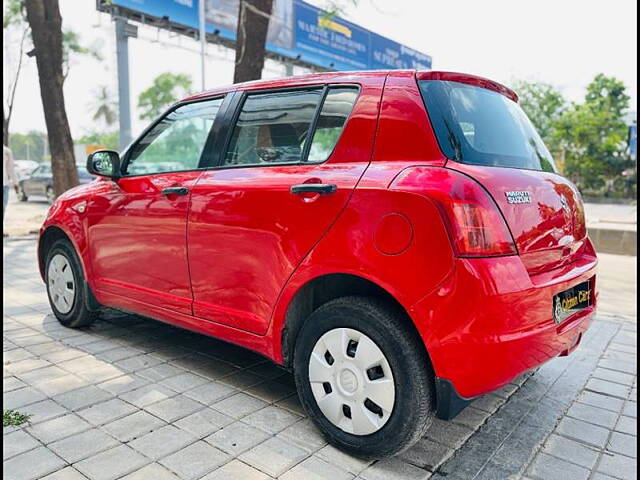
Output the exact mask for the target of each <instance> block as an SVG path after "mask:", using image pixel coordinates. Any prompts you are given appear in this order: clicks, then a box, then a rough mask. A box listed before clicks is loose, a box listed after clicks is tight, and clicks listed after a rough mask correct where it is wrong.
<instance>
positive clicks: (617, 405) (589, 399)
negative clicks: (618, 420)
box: [578, 391, 624, 412]
mask: <svg viewBox="0 0 640 480" xmlns="http://www.w3.org/2000/svg"><path fill="white" fill-rule="evenodd" d="M578 402H581V403H586V404H587V405H593V406H594V407H600V408H606V409H607V410H611V411H612V412H619V411H620V409H621V408H622V405H623V404H624V400H622V399H620V398H615V397H610V396H608V395H602V394H600V393H595V392H589V391H584V392H582V393H581V394H580V396H579V397H578Z"/></svg>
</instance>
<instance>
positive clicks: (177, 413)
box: [144, 395, 205, 423]
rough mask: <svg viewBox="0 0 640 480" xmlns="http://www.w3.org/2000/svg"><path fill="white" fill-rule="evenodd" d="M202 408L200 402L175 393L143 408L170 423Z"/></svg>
mask: <svg viewBox="0 0 640 480" xmlns="http://www.w3.org/2000/svg"><path fill="white" fill-rule="evenodd" d="M203 408H205V406H204V405H203V404H201V403H200V402H196V401H195V400H191V399H190V398H189V397H186V396H184V395H177V396H175V397H171V398H167V399H165V400H161V401H159V402H157V403H153V404H151V405H148V406H146V407H145V408H144V409H145V410H146V411H147V412H149V413H151V414H153V415H155V416H156V417H159V418H161V419H162V420H164V421H165V422H168V423H172V422H174V421H176V420H178V419H180V418H184V417H186V416H187V415H191V414H192V413H194V412H197V411H198V410H202V409H203Z"/></svg>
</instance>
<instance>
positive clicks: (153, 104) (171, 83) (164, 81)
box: [138, 72, 191, 120]
mask: <svg viewBox="0 0 640 480" xmlns="http://www.w3.org/2000/svg"><path fill="white" fill-rule="evenodd" d="M189 90H191V77H190V76H189V75H184V74H181V73H170V72H167V73H162V74H160V75H158V76H157V77H156V78H155V79H154V80H153V84H152V85H151V86H150V87H149V88H147V89H146V90H145V91H143V92H142V93H141V94H140V95H139V96H138V108H139V109H140V110H141V113H140V119H141V120H153V119H155V118H156V117H157V116H158V115H160V114H161V113H162V112H163V111H164V110H165V109H166V108H167V107H168V106H169V105H171V104H172V103H174V102H175V101H177V100H178V99H179V97H181V96H184V95H185V94H186V93H187V92H188V91H189Z"/></svg>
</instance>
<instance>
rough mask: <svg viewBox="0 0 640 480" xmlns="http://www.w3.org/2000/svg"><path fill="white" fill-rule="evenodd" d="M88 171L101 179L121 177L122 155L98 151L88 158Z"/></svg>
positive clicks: (111, 151)
mask: <svg viewBox="0 0 640 480" xmlns="http://www.w3.org/2000/svg"><path fill="white" fill-rule="evenodd" d="M87 171H88V172H89V173H90V174H92V175H98V176H100V177H109V178H118V177H120V154H118V152H114V151H113V150H96V151H95V152H93V153H92V154H91V155H89V157H88V158H87Z"/></svg>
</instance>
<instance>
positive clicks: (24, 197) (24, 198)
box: [18, 186, 29, 202]
mask: <svg viewBox="0 0 640 480" xmlns="http://www.w3.org/2000/svg"><path fill="white" fill-rule="evenodd" d="M18 200H19V201H21V202H26V201H27V200H29V197H28V196H27V194H26V193H24V188H22V186H19V187H18Z"/></svg>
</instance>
